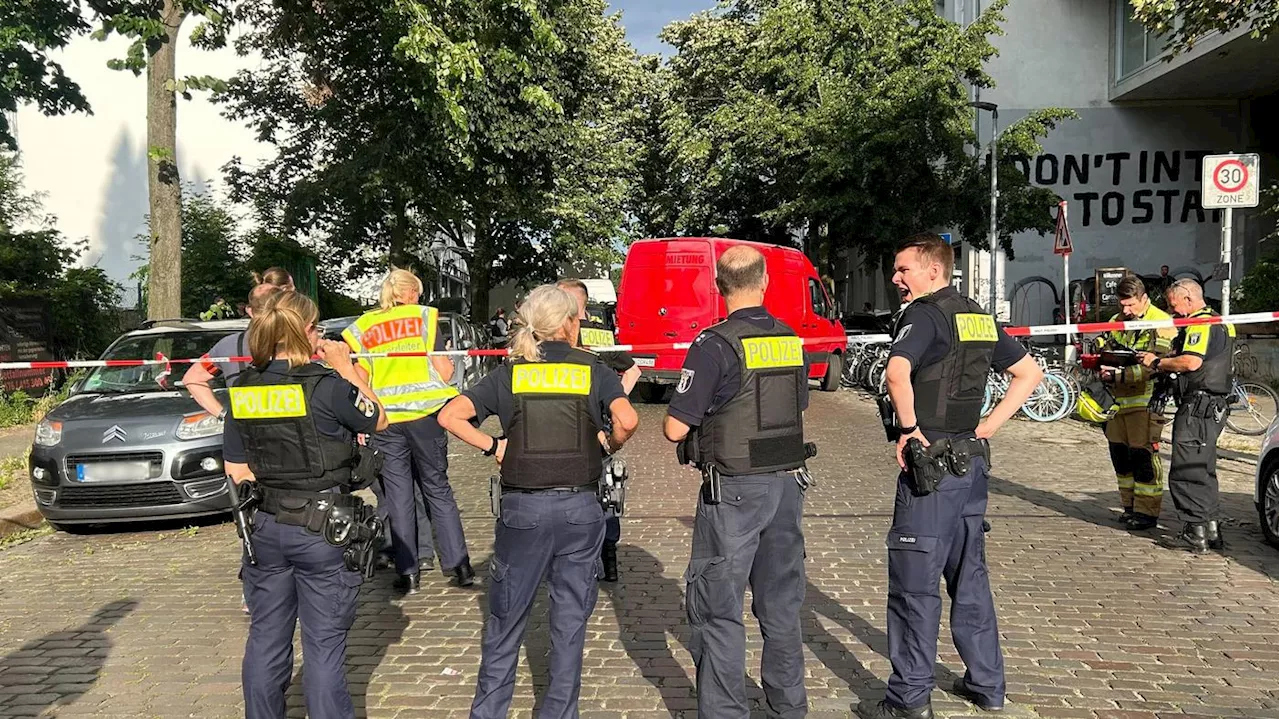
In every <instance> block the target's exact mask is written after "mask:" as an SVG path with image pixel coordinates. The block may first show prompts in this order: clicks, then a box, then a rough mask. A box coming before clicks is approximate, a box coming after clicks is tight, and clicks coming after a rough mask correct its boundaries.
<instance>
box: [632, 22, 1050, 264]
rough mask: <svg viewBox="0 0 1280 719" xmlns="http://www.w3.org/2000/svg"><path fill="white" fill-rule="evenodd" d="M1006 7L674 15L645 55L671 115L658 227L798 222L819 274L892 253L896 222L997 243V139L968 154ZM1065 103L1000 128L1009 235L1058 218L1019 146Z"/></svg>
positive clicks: (693, 229)
mask: <svg viewBox="0 0 1280 719" xmlns="http://www.w3.org/2000/svg"><path fill="white" fill-rule="evenodd" d="M1003 7H1004V2H1002V1H997V2H993V3H991V4H989V5H988V6H987V8H986V9H985V10H984V12H983V13H982V15H981V16H980V17H979V18H978V19H977V20H976V21H975V22H973V23H972V24H970V25H968V26H967V27H961V26H958V25H956V24H954V23H952V22H949V21H947V20H946V19H944V18H942V17H940V16H939V15H938V13H937V12H936V10H935V8H934V3H932V2H930V1H929V0H904V1H903V2H893V3H887V2H879V1H877V0H852V1H850V2H843V3H827V2H818V3H814V2H808V1H806V0H729V1H727V2H725V3H723V4H722V5H721V7H720V9H718V10H715V11H711V12H706V13H702V14H700V15H696V16H694V17H693V18H691V19H690V20H687V21H683V22H677V23H673V24H672V25H670V26H668V27H667V28H666V29H665V30H664V31H663V38H664V39H665V40H666V41H667V42H668V43H670V44H672V45H673V46H675V48H676V50H677V54H676V55H675V56H674V57H673V58H672V59H671V60H670V62H669V64H668V65H667V66H666V67H665V68H653V67H652V66H651V67H650V69H651V72H650V75H651V77H650V80H649V84H648V87H649V88H651V90H650V93H649V101H650V102H652V103H654V104H655V105H657V106H658V107H659V108H661V110H660V112H661V117H662V120H661V123H662V127H661V132H660V133H659V131H658V129H657V128H655V127H653V126H652V124H650V125H649V126H647V127H645V128H644V130H645V135H644V136H645V137H649V138H652V137H653V136H654V135H655V134H660V135H661V137H662V138H663V139H664V140H665V141H664V142H662V143H659V144H657V145H651V146H650V147H649V148H647V153H648V154H647V155H645V156H644V160H642V166H643V167H644V168H645V169H644V171H643V172H642V178H643V180H642V183H641V185H642V187H644V188H645V192H644V198H645V204H644V207H645V208H646V209H645V211H642V212H638V213H637V215H638V216H639V217H640V218H641V219H642V221H646V222H648V223H649V225H650V227H649V228H646V229H654V228H657V229H662V230H674V231H676V232H681V233H688V234H701V233H716V234H720V233H724V234H728V235H729V236H732V237H739V238H744V239H753V240H760V241H765V242H775V243H785V244H790V243H792V242H793V238H794V237H795V236H796V235H797V234H802V235H803V243H804V246H805V249H806V251H807V252H808V253H809V255H810V257H811V258H812V259H814V260H815V262H817V263H818V265H819V268H820V271H821V272H823V273H824V274H827V273H830V271H831V269H832V264H833V262H834V259H835V256H836V254H837V251H838V250H841V249H845V248H848V249H858V250H861V251H863V252H864V253H865V256H866V257H868V258H869V259H870V260H871V261H880V262H887V261H888V257H889V252H890V251H891V249H892V248H893V247H894V246H895V245H896V243H897V242H899V241H900V240H901V239H902V238H904V237H906V236H908V235H910V234H912V233H914V232H918V231H920V230H922V229H928V228H933V227H952V226H956V227H959V228H961V229H962V231H963V237H964V239H965V241H966V242H973V243H974V244H977V245H979V246H985V245H986V235H987V232H986V229H985V227H986V223H987V221H988V220H987V213H988V212H989V205H988V200H987V193H988V188H989V180H988V173H989V169H988V168H987V167H986V166H984V165H985V164H986V160H985V159H984V158H986V157H988V155H987V154H985V153H975V152H973V148H974V147H984V148H985V145H984V144H980V143H979V139H978V138H976V137H974V135H973V130H972V120H973V112H974V111H973V109H971V108H969V107H968V106H967V105H968V101H969V94H968V93H969V90H968V88H969V87H979V88H983V87H991V86H992V84H993V82H992V80H991V78H990V77H989V76H988V75H987V74H986V72H985V71H984V69H983V66H984V64H985V63H986V62H987V61H988V60H990V59H991V58H992V57H993V56H994V55H995V54H996V50H995V47H994V46H993V45H992V44H991V42H990V37H991V36H993V35H996V34H999V33H1000V32H1001V31H1000V27H999V23H1000V22H1001V21H1003V16H1002V15H1001V9H1002V8H1003ZM1071 116H1072V113H1071V112H1070V111H1067V110H1061V109H1046V110H1042V111H1038V112H1035V113H1032V114H1031V115H1030V116H1028V117H1026V118H1024V119H1022V120H1020V121H1019V122H1017V123H1016V124H1014V125H1013V126H1011V127H1008V128H1006V129H1005V130H1004V131H1003V133H1002V134H1001V137H1000V148H1001V152H1000V159H1001V164H1000V166H999V168H998V169H999V175H1000V189H1001V198H1000V200H1001V202H1000V209H999V216H998V218H997V222H998V225H999V233H998V234H999V239H1000V241H1001V244H1002V245H1003V247H1004V248H1005V250H1006V251H1010V250H1011V244H1010V242H1011V237H1012V235H1013V234H1016V233H1018V232H1022V231H1026V230H1034V231H1037V232H1040V233H1042V234H1043V233H1046V232H1048V231H1050V230H1052V229H1053V218H1052V215H1051V214H1050V212H1049V210H1050V208H1051V207H1052V205H1053V204H1054V203H1055V202H1056V201H1057V199H1058V198H1057V196H1056V195H1054V194H1053V193H1052V192H1050V191H1048V190H1043V189H1039V188H1034V187H1031V186H1030V185H1029V184H1028V183H1027V180H1026V178H1025V177H1023V176H1022V174H1021V173H1020V172H1019V171H1018V170H1017V169H1016V167H1015V166H1014V164H1013V160H1015V159H1016V158H1018V157H1029V156H1033V155H1034V154H1035V153H1036V152H1038V149H1039V148H1038V147H1037V145H1036V138H1038V137H1041V136H1043V135H1044V134H1045V133H1046V132H1048V131H1049V130H1050V129H1052V128H1053V127H1054V125H1055V123H1057V122H1059V121H1061V120H1063V119H1066V118H1068V117H1071ZM983 140H984V141H985V138H983ZM664 162H669V163H670V164H669V165H666V166H664ZM677 212H678V214H676V216H675V218H674V221H672V220H671V219H670V215H671V214H673V213H677Z"/></svg>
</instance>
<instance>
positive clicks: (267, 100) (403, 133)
mask: <svg viewBox="0 0 1280 719" xmlns="http://www.w3.org/2000/svg"><path fill="white" fill-rule="evenodd" d="M320 10H323V11H320ZM604 10H605V2H604V0H477V1H475V2H467V3H457V2H443V1H441V0H398V1H397V2H393V3H389V4H376V3H367V2H358V1H357V0H330V1H329V2H326V3H324V5H323V7H322V8H321V7H320V6H317V5H314V4H312V3H303V2H297V1H296V0H294V1H290V2H266V1H265V0H259V1H258V2H246V3H244V4H243V5H242V6H241V9H240V11H239V12H238V14H237V19H239V20H241V21H243V22H244V23H245V25H246V26H247V27H248V28H249V30H248V31H247V32H246V33H245V34H244V35H243V36H241V37H240V38H239V39H238V40H237V48H238V49H239V50H240V51H242V52H245V53H248V52H254V53H257V54H259V55H260V56H261V57H262V58H263V62H262V63H261V64H260V65H259V67H257V68H255V69H253V70H247V71H244V72H241V73H240V74H239V75H237V76H236V77H235V78H234V79H233V80H232V81H231V82H229V84H228V93H227V96H226V98H227V100H228V102H229V107H228V115H229V116H230V117H233V118H236V119H242V120H245V121H247V122H248V123H249V124H250V126H251V127H253V128H254V129H255V130H256V131H257V133H258V137H259V139H260V140H263V141H265V142H270V143H272V144H274V145H275V146H276V148H277V153H276V156H275V157H274V158H273V159H272V160H270V161H268V162H267V163H265V164H264V165H262V166H260V167H257V168H254V169H249V168H247V167H245V166H244V165H243V164H242V163H241V162H239V161H238V160H234V161H233V162H232V163H231V164H230V165H229V167H228V178H229V180H230V182H231V184H232V186H233V187H234V188H235V190H236V193H237V197H239V198H242V199H245V200H249V201H252V202H254V203H255V204H256V206H257V208H258V210H259V212H260V213H261V214H262V215H263V216H264V217H268V218H270V222H271V223H273V224H278V225H279V226H280V227H281V229H282V230H283V231H284V232H285V233H287V234H290V235H299V236H302V235H307V236H321V237H324V238H325V240H326V245H327V247H328V248H329V253H330V254H331V257H329V258H327V259H329V260H331V262H330V264H343V263H345V264H346V265H347V266H348V267H349V271H350V272H351V273H353V274H356V273H365V272H368V271H370V270H373V269H377V270H380V269H385V267H386V266H387V264H391V265H395V266H401V267H409V268H414V269H418V270H419V271H420V272H422V270H423V266H424V265H425V264H427V261H428V259H429V257H430V250H429V248H430V247H431V246H432V245H433V244H434V245H436V246H438V245H439V244H441V243H443V244H445V245H448V246H453V247H458V248H466V249H467V250H468V251H469V252H470V253H471V261H470V263H469V264H470V268H469V269H470V274H471V278H472V288H471V290H472V299H473V301H474V308H475V311H476V312H477V313H479V314H481V315H482V314H484V313H485V312H486V311H487V305H488V299H487V297H488V292H489V289H490V288H491V287H493V286H494V285H497V284H499V283H501V282H503V281H504V280H506V279H511V278H521V279H525V280H531V281H532V280H536V279H539V278H546V277H549V276H551V275H552V274H553V273H554V272H555V270H556V267H557V265H558V264H559V263H560V262H561V261H563V260H565V259H570V258H572V259H577V258H579V257H581V256H584V255H586V256H591V255H593V254H607V253H608V249H609V247H610V246H611V245H612V244H613V243H614V242H615V241H616V240H617V239H618V237H619V236H620V231H621V230H620V228H621V225H622V222H623V219H624V214H623V202H624V200H625V198H626V196H627V191H626V185H625V183H626V182H627V181H628V178H629V177H630V171H629V164H630V157H631V153H630V152H629V150H628V148H629V145H628V142H627V141H626V138H625V137H623V136H621V135H620V134H619V131H618V128H619V127H620V125H621V123H622V122H623V121H624V117H625V112H623V111H622V110H621V109H620V108H623V107H625V106H626V103H627V102H628V100H629V98H630V97H631V93H630V87H631V86H632V85H633V84H634V83H635V82H636V81H638V75H637V74H636V73H635V71H634V70H635V68H634V62H633V55H634V54H633V52H632V51H631V50H630V48H629V46H627V44H626V42H625V39H624V37H623V33H622V30H621V28H620V27H618V26H617V23H616V21H614V20H613V19H610V18H606V17H605V16H604ZM422 274H426V273H425V272H422Z"/></svg>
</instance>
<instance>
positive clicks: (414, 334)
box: [361, 317, 422, 349]
mask: <svg viewBox="0 0 1280 719" xmlns="http://www.w3.org/2000/svg"><path fill="white" fill-rule="evenodd" d="M407 339H415V340H420V339H422V318H421V317H402V318H400V319H395V320H387V321H386V322H379V323H378V324H376V325H373V326H372V327H370V328H369V329H368V330H366V331H365V332H364V334H363V335H361V344H363V345H364V346H365V347H366V348H368V349H373V348H375V347H381V346H382V345H385V344H390V343H392V342H399V341H401V340H407Z"/></svg>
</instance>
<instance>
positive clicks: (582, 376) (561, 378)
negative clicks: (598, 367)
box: [511, 364, 591, 395]
mask: <svg viewBox="0 0 1280 719" xmlns="http://www.w3.org/2000/svg"><path fill="white" fill-rule="evenodd" d="M511 391H512V392H514V393H515V394H576V395H588V394H591V368H590V367H588V366H586V365H578V364H518V365H514V366H512V368H511Z"/></svg>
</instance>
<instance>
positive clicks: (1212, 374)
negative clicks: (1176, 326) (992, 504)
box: [1173, 307, 1236, 397]
mask: <svg viewBox="0 0 1280 719" xmlns="http://www.w3.org/2000/svg"><path fill="white" fill-rule="evenodd" d="M1191 316H1192V317H1217V316H1218V313H1217V312H1214V311H1213V310H1212V309H1211V308H1209V307H1204V308H1202V309H1199V310H1197V311H1195V312H1193V313H1191ZM1197 332H1205V333H1208V334H1209V335H1210V336H1212V333H1213V332H1225V333H1226V337H1227V343H1226V346H1225V347H1224V348H1223V349H1222V351H1221V352H1216V353H1213V354H1212V355H1210V353H1209V351H1208V347H1206V351H1205V357H1204V362H1203V363H1202V364H1201V365H1200V369H1198V370H1195V371H1194V372H1182V373H1179V375H1178V389H1179V391H1180V393H1181V394H1182V395H1183V396H1184V397H1185V396H1188V395H1191V394H1195V393H1196V392H1205V393H1208V394H1213V395H1219V396H1224V395H1228V394H1231V378H1232V376H1233V372H1232V362H1233V360H1234V358H1235V340H1236V328H1235V326H1234V325H1230V324H1224V325H1222V326H1221V328H1220V329H1215V328H1214V326H1213V325H1188V326H1186V327H1183V328H1182V331H1181V332H1179V333H1178V336H1177V337H1176V338H1175V339H1174V341H1173V353H1174V354H1175V355H1177V354H1182V352H1183V348H1184V347H1185V346H1186V345H1187V343H1188V340H1191V339H1192V335H1193V334H1194V333H1197ZM1209 341H1211V340H1206V345H1207V344H1208V342H1209Z"/></svg>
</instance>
